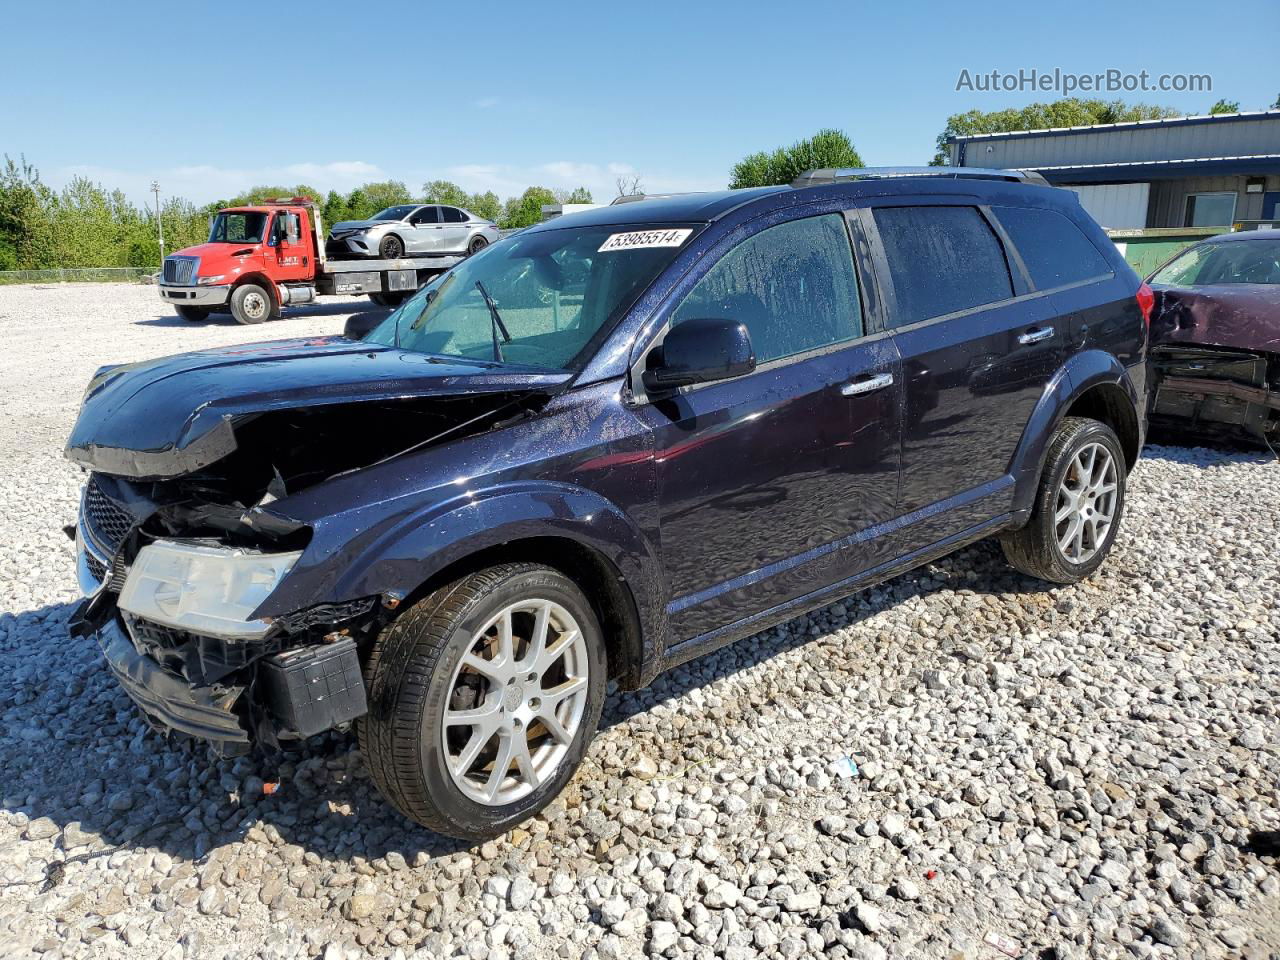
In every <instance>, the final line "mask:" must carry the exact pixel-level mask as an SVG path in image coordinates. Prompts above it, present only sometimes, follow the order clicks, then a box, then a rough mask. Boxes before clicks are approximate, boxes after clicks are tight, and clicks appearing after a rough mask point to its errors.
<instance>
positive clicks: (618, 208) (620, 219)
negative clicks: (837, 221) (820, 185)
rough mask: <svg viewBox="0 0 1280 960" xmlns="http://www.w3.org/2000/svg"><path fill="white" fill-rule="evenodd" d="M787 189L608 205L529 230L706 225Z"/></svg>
mask: <svg viewBox="0 0 1280 960" xmlns="http://www.w3.org/2000/svg"><path fill="white" fill-rule="evenodd" d="M790 189H791V188H790V187H750V188H748V189H745V190H714V191H710V192H707V193H683V194H674V195H671V196H667V197H655V198H654V199H652V200H636V201H634V202H632V203H618V204H610V205H609V206H605V207H596V208H595V209H594V210H580V211H578V212H577V213H568V214H565V215H564V216H563V217H557V218H556V219H554V220H547V221H545V222H544V223H540V224H536V225H534V226H532V227H530V228H529V229H530V230H559V229H562V228H564V227H570V226H572V227H590V226H597V225H611V224H623V223H708V222H710V221H712V220H715V219H717V218H718V217H721V216H723V215H724V214H726V213H728V212H729V211H730V210H733V209H735V208H736V207H740V206H742V205H743V204H744V203H750V202H751V201H752V200H756V199H759V198H760V197H767V196H769V195H770V194H774V193H782V192H784V191H789V190H790Z"/></svg>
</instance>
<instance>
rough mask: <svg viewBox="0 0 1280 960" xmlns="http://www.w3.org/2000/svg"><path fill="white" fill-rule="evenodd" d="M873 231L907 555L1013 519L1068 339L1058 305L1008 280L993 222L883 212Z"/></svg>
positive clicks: (939, 210) (928, 212)
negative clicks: (1017, 476) (1041, 410)
mask: <svg viewBox="0 0 1280 960" xmlns="http://www.w3.org/2000/svg"><path fill="white" fill-rule="evenodd" d="M864 222H866V224H867V228H868V232H869V233H871V234H872V241H871V242H872V247H873V249H874V250H875V255H876V257H877V259H878V268H879V269H878V273H879V274H880V275H881V276H884V277H887V278H888V280H889V285H890V287H891V290H890V291H886V299H887V300H888V301H889V303H888V306H887V307H886V313H887V318H888V324H889V326H890V327H891V328H892V329H893V339H894V342H895V344H896V345H897V347H898V351H899V353H900V354H901V357H902V365H903V375H904V381H903V382H904V391H905V396H904V403H905V409H904V421H903V437H902V486H901V490H900V495H899V502H898V509H899V512H900V513H901V514H902V515H904V516H906V517H907V518H908V520H909V522H908V523H907V524H906V525H904V527H903V529H902V532H901V534H900V537H901V543H900V545H899V547H898V549H899V550H900V552H902V553H909V552H911V551H913V550H917V549H921V548H923V547H927V546H929V545H931V544H933V543H936V542H937V541H939V540H942V539H945V538H947V537H950V536H954V535H957V534H962V533H963V532H964V531H966V530H968V529H970V528H972V527H974V526H976V525H978V524H980V523H982V522H984V521H987V520H989V519H991V518H993V517H995V516H998V515H1000V514H1001V513H1004V512H1006V511H1007V510H1008V509H1009V508H1010V505H1011V503H1012V496H1013V478H1012V476H1011V475H1010V473H1009V467H1010V463H1011V462H1012V459H1013V455H1014V452H1015V450H1016V448H1017V445H1018V441H1019V440H1020V438H1021V437H1022V432H1023V429H1024V428H1025V426H1026V424H1027V421H1028V420H1029V419H1030V417H1031V411H1032V409H1033V408H1034V407H1035V405H1036V402H1037V401H1038V400H1039V399H1040V395H1041V394H1042V393H1043V392H1044V389H1045V386H1046V384H1047V383H1048V381H1049V378H1050V377H1052V376H1053V374H1054V372H1055V371H1056V370H1057V369H1058V367H1059V366H1060V364H1061V362H1062V358H1063V353H1064V348H1065V343H1066V339H1065V333H1064V331H1063V330H1062V329H1060V328H1058V327H1056V326H1055V324H1054V316H1053V307H1052V304H1051V302H1050V300H1049V298H1047V297H1044V296H1031V295H1029V292H1028V290H1027V286H1026V279H1025V277H1024V276H1023V274H1022V272H1021V269H1020V268H1018V269H1017V270H1011V268H1010V264H1009V261H1008V259H1007V258H1006V254H1005V250H1004V247H1003V244H1002V243H1001V240H1000V239H999V237H998V235H997V234H996V232H995V230H994V229H993V226H992V223H991V222H990V221H989V220H988V212H987V211H985V210H982V209H980V208H979V207H977V206H972V205H965V204H950V205H945V204H941V203H939V204H929V203H925V204H913V205H900V206H899V205H895V206H876V207H873V208H871V209H870V210H869V211H867V213H866V215H865V217H864ZM1015 296H1017V299H1015ZM931 508H932V509H931ZM913 514H914V516H912V515H913Z"/></svg>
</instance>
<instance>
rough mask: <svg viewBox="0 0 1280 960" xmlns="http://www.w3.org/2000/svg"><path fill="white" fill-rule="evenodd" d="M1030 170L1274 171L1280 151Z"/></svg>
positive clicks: (1049, 173) (1100, 173)
mask: <svg viewBox="0 0 1280 960" xmlns="http://www.w3.org/2000/svg"><path fill="white" fill-rule="evenodd" d="M1032 169H1034V170H1036V171H1037V172H1038V173H1040V174H1041V175H1043V176H1044V178H1045V179H1046V180H1048V181H1049V182H1050V183H1082V182H1095V183H1101V182H1104V181H1108V180H1116V179H1132V178H1134V177H1144V178H1147V179H1151V180H1162V179H1172V178H1175V177H1193V176H1199V175H1212V174H1214V173H1222V172H1228V173H1232V174H1248V173H1275V172H1277V171H1280V153H1259V154H1253V155H1251V156H1247V157H1188V158H1185V159H1178V160H1128V161H1117V162H1113V163H1078V164H1060V165H1056V166H1042V165H1040V164H1036V165H1035V166H1034V167H1033V168H1032Z"/></svg>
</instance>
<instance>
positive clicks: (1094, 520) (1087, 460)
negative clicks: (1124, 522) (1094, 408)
mask: <svg viewBox="0 0 1280 960" xmlns="http://www.w3.org/2000/svg"><path fill="white" fill-rule="evenodd" d="M1126 481H1127V470H1126V466H1125V459H1124V450H1123V449H1122V448H1121V446H1120V439H1119V437H1117V436H1116V433H1115V431H1114V430H1112V429H1111V428H1110V427H1109V426H1107V425H1106V424H1105V423H1102V422H1100V421H1098V420H1091V419H1088V418H1085V417H1067V418H1066V419H1064V420H1063V421H1062V423H1061V425H1060V426H1059V427H1058V429H1057V430H1056V431H1055V432H1054V435H1053V439H1052V440H1051V441H1050V442H1049V452H1048V454H1047V455H1046V456H1045V463H1044V469H1043V470H1042V471H1041V474H1040V484H1039V487H1038V488H1037V490H1036V497H1035V501H1034V503H1033V505H1032V509H1031V519H1030V520H1028V521H1027V525H1026V526H1024V527H1022V528H1021V529H1020V530H1014V531H1012V532H1010V533H1006V534H1004V535H1003V536H1002V537H1001V538H1000V545H1001V546H1002V547H1003V548H1004V555H1005V559H1006V560H1008V561H1009V563H1010V564H1011V565H1012V566H1013V567H1014V568H1015V569H1016V570H1019V571H1021V572H1022V573H1025V574H1027V575H1028V576H1031V577H1038V578H1039V579H1041V580H1047V581H1049V582H1050V583H1078V582H1079V581H1081V580H1083V579H1084V578H1085V577H1087V576H1089V575H1090V574H1092V573H1093V572H1094V571H1095V570H1097V569H1098V567H1100V566H1101V565H1102V561H1103V560H1105V559H1106V557H1107V554H1108V553H1109V552H1110V551H1111V546H1112V544H1114V543H1115V539H1116V534H1117V533H1118V532H1119V529H1120V520H1121V517H1122V516H1123V514H1124V500H1125V484H1126Z"/></svg>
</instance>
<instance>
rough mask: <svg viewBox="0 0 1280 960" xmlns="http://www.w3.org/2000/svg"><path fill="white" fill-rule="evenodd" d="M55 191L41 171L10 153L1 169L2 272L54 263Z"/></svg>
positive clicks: (0, 262)
mask: <svg viewBox="0 0 1280 960" xmlns="http://www.w3.org/2000/svg"><path fill="white" fill-rule="evenodd" d="M52 202H53V192H52V191H51V190H50V189H49V188H48V187H46V186H45V185H44V184H43V183H41V182H40V171H39V170H37V169H36V168H35V167H33V166H32V165H31V164H29V163H27V158H26V157H20V158H19V160H18V162H17V163H14V161H13V159H12V158H11V157H9V156H8V155H7V154H6V155H5V158H4V166H3V168H0V270H15V269H17V270H38V269H41V268H43V267H48V266H56V265H57V264H56V263H54V262H53V261H54V256H55V255H54V248H53V223H52V218H51V216H50V214H51V212H52V211H51V207H52Z"/></svg>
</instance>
